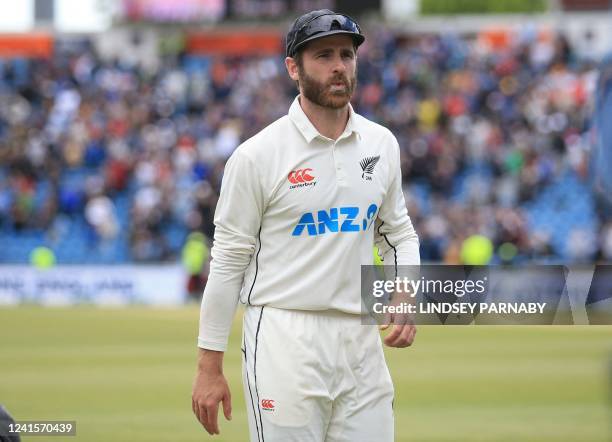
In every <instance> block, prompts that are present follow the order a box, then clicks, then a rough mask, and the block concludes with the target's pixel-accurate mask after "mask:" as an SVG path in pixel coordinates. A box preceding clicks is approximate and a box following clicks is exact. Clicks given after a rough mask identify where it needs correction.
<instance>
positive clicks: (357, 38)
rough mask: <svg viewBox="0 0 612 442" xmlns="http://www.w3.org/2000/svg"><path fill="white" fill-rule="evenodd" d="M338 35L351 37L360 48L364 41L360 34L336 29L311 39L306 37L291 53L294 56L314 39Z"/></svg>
mask: <svg viewBox="0 0 612 442" xmlns="http://www.w3.org/2000/svg"><path fill="white" fill-rule="evenodd" d="M338 34H345V35H348V36H350V37H352V38H353V41H354V42H355V43H356V45H357V46H360V45H361V43H363V42H364V41H365V37H364V36H363V35H361V34H356V33H354V32H350V31H343V30H340V29H338V30H335V31H326V32H320V33H318V34H315V35H313V36H311V37H308V38H307V39H306V40H302V41H301V42H300V44H298V45H296V46H295V47H294V48H293V53H294V54H295V53H296V52H297V51H298V50H299V49H300V48H301V47H303V46H304V45H305V44H306V43H308V42H309V41H312V40H316V39H319V38H323V37H329V36H330V35H338Z"/></svg>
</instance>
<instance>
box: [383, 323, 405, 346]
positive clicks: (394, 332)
mask: <svg viewBox="0 0 612 442" xmlns="http://www.w3.org/2000/svg"><path fill="white" fill-rule="evenodd" d="M401 332H402V326H400V325H394V326H393V328H392V329H391V333H389V334H388V335H387V337H386V338H385V344H387V345H390V346H393V345H392V344H393V343H394V342H395V341H396V339H397V338H398V336H399V335H400V334H401Z"/></svg>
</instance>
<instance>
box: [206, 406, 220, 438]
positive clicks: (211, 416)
mask: <svg viewBox="0 0 612 442" xmlns="http://www.w3.org/2000/svg"><path fill="white" fill-rule="evenodd" d="M218 414H219V403H218V402H216V403H215V404H214V405H212V404H209V405H208V406H207V407H206V415H207V417H208V419H207V420H206V421H207V423H208V427H207V428H206V429H207V430H208V432H209V433H210V434H219V424H218V422H217V416H218Z"/></svg>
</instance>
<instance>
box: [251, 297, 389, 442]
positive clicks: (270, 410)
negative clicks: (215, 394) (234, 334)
mask: <svg viewBox="0 0 612 442" xmlns="http://www.w3.org/2000/svg"><path fill="white" fill-rule="evenodd" d="M242 353H243V358H242V362H243V364H242V378H243V384H244V392H245V399H246V405H247V415H248V419H249V432H250V440H251V442H292V441H295V442H340V441H343V442H344V441H346V442H392V441H393V434H394V433H393V431H394V421H393V384H392V382H391V376H390V375H389V370H388V369H387V364H386V363H385V359H384V354H383V350H382V344H381V341H380V335H379V333H378V329H377V327H376V326H370V325H362V324H361V320H360V317H359V316H358V315H350V314H346V313H341V312H309V311H300V310H285V309H277V308H272V307H254V306H249V307H247V308H246V311H245V314H244V321H243V338H242Z"/></svg>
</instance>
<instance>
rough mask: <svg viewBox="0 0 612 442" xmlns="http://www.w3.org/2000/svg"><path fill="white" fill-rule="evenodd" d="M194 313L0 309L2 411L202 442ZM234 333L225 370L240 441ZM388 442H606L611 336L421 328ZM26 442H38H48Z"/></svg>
mask: <svg viewBox="0 0 612 442" xmlns="http://www.w3.org/2000/svg"><path fill="white" fill-rule="evenodd" d="M197 321H198V308H197V307H195V306H193V307H189V308H183V309H170V310H156V309H144V308H130V309H121V310H114V309H93V308H74V309H42V308H34V307H22V308H16V309H0V403H2V404H4V405H5V406H6V407H7V409H9V410H10V412H11V413H12V414H13V416H14V417H15V418H17V419H19V420H29V419H31V420H34V419H37V420H45V419H46V420H49V419H66V420H76V421H77V437H65V438H61V437H53V438H50V440H51V441H57V442H59V441H62V440H67V441H75V440H82V441H87V442H95V441H109V440H113V441H147V442H149V441H202V440H207V438H208V436H207V434H206V433H205V432H204V430H203V429H202V428H201V427H200V426H199V424H198V423H197V422H196V420H195V418H194V417H193V416H192V413H191V382H192V379H193V374H194V368H195V356H196V348H195V337H196V334H197ZM239 330H240V326H239V321H236V324H235V327H234V330H233V333H232V338H231V343H230V345H231V350H230V351H229V352H228V354H227V355H226V361H225V371H226V375H227V376H228V379H229V382H230V385H231V387H232V394H233V408H234V411H233V420H232V422H231V423H228V422H226V421H225V420H222V423H221V436H220V437H219V436H217V437H215V438H214V439H213V440H216V441H231V442H238V441H245V440H247V431H246V414H245V406H244V400H243V395H242V384H241V381H240V350H239V337H240V331H239ZM387 356H388V361H389V366H390V369H391V372H392V375H393V378H394V380H395V387H396V399H395V413H396V440H397V441H461V440H465V441H504V440H505V441H560V440H563V441H565V440H567V441H576V440H580V441H609V440H610V438H611V429H610V420H611V419H610V418H611V416H610V400H611V398H610V397H609V395H610V386H609V379H610V365H609V364H610V359H611V356H612V327H581V326H574V327H484V326H479V327H435V326H430V327H421V328H420V329H419V333H418V336H417V341H416V344H415V346H414V347H413V348H410V349H402V350H398V349H390V350H389V351H387ZM23 440H24V441H26V442H27V441H28V440H30V441H34V442H37V441H40V442H42V441H43V440H45V438H43V437H30V438H27V437H26V438H23Z"/></svg>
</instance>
